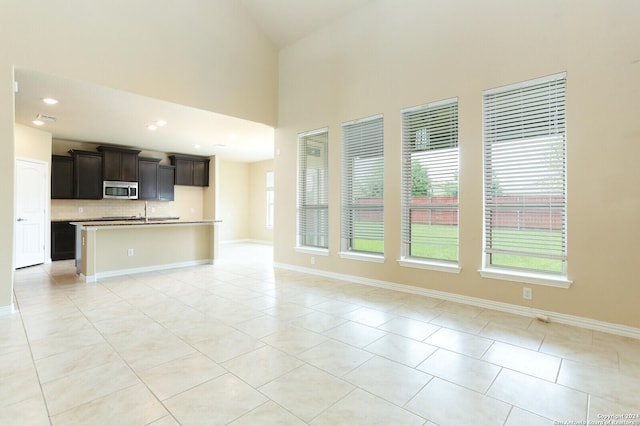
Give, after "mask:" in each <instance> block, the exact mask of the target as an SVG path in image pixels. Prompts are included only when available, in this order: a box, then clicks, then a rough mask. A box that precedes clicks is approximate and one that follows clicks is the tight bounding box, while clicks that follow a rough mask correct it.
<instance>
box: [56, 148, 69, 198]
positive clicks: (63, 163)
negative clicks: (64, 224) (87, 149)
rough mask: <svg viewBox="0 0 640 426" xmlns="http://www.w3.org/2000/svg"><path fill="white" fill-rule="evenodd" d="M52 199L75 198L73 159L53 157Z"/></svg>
mask: <svg viewBox="0 0 640 426" xmlns="http://www.w3.org/2000/svg"><path fill="white" fill-rule="evenodd" d="M51 198H52V199H70V198H73V157H69V156H67V155H52V156H51Z"/></svg>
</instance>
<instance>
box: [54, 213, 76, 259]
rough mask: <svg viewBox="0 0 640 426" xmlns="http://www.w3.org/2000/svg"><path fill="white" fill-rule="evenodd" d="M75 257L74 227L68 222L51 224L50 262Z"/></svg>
mask: <svg viewBox="0 0 640 426" xmlns="http://www.w3.org/2000/svg"><path fill="white" fill-rule="evenodd" d="M75 257H76V227H75V226H74V225H71V224H70V223H69V222H51V260H67V259H75Z"/></svg>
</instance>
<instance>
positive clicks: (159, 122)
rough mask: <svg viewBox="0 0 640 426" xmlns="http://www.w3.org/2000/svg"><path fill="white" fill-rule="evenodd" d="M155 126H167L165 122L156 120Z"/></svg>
mask: <svg viewBox="0 0 640 426" xmlns="http://www.w3.org/2000/svg"><path fill="white" fill-rule="evenodd" d="M156 125H158V126H160V127H162V126H166V125H167V122H166V121H164V120H158V121H156Z"/></svg>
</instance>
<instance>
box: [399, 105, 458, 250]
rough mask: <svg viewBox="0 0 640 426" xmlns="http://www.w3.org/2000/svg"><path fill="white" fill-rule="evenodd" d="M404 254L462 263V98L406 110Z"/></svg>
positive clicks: (403, 173)
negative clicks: (459, 181)
mask: <svg viewBox="0 0 640 426" xmlns="http://www.w3.org/2000/svg"><path fill="white" fill-rule="evenodd" d="M402 245H403V248H402V255H403V258H413V259H416V260H437V261H448V262H457V261H458V100H457V99H449V100H445V101H441V102H434V103H431V104H428V105H424V106H420V107H416V108H410V109H406V110H404V111H402Z"/></svg>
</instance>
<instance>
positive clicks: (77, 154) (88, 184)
mask: <svg viewBox="0 0 640 426" xmlns="http://www.w3.org/2000/svg"><path fill="white" fill-rule="evenodd" d="M69 153H70V154H71V156H72V157H73V197H74V198H79V199H87V200H100V199H102V154H101V153H99V152H92V151H80V150H76V149H72V150H71V151H69Z"/></svg>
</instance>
